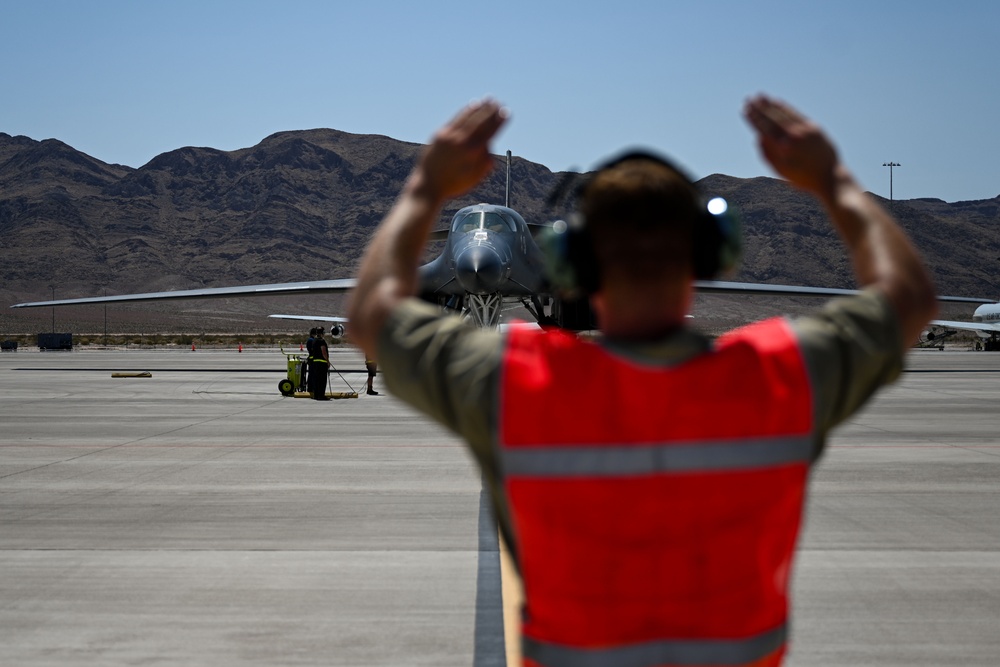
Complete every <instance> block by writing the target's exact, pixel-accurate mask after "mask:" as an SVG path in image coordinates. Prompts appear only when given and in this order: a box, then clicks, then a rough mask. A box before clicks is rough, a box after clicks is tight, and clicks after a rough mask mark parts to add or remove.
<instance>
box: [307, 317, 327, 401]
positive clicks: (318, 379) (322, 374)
mask: <svg viewBox="0 0 1000 667" xmlns="http://www.w3.org/2000/svg"><path fill="white" fill-rule="evenodd" d="M329 370H330V352H329V348H328V346H327V344H326V340H324V338H323V327H317V328H316V337H315V338H314V339H313V343H312V351H311V352H310V353H309V393H311V394H312V397H313V399H315V400H317V401H328V400H330V398H329V397H328V396H327V395H326V376H327V373H328V372H329Z"/></svg>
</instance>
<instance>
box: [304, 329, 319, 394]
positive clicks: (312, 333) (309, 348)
mask: <svg viewBox="0 0 1000 667" xmlns="http://www.w3.org/2000/svg"><path fill="white" fill-rule="evenodd" d="M314 342H316V327H313V328H312V329H310V330H309V338H307V339H306V363H305V364H304V365H303V366H302V384H303V385H305V387H306V391H310V392H311V391H312V379H311V378H310V377H309V364H310V362H311V361H312V353H313V343H314Z"/></svg>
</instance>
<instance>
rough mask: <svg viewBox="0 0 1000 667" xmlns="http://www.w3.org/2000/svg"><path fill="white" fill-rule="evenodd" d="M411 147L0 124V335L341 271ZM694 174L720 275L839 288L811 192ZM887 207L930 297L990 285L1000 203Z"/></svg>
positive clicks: (245, 316)
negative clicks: (739, 227) (736, 261)
mask: <svg viewBox="0 0 1000 667" xmlns="http://www.w3.org/2000/svg"><path fill="white" fill-rule="evenodd" d="M420 148H421V147H420V145H418V144H413V143H407V142H402V141H397V140H394V139H391V138H389V137H384V136H378V135H355V134H348V133H345V132H340V131H337V130H332V129H316V130H302V131H290V132H279V133H277V134H273V135H271V136H269V137H267V138H265V139H264V140H263V141H261V142H260V143H259V144H257V145H256V146H253V147H251V148H244V149H241V150H236V151H221V150H216V149H213V148H194V147H186V148H179V149H177V150H174V151H170V152H168V153H164V154H162V155H159V156H157V157H155V158H154V159H152V160H151V161H150V162H149V163H148V164H146V165H143V166H142V167H140V168H138V169H135V168H131V167H126V166H122V165H117V164H106V163H104V162H101V161H100V160H97V159H95V158H93V157H90V156H88V155H86V154H84V153H82V152H80V151H77V150H75V149H73V148H72V147H70V146H68V145H66V144H65V143H62V142H60V141H58V140H55V139H46V140H44V141H36V140H33V139H30V138H28V137H24V136H10V135H8V134H4V133H0V334H3V333H4V332H14V333H21V332H22V331H21V329H25V330H26V331H33V330H39V329H38V327H39V326H41V323H42V322H47V321H48V319H47V318H48V317H49V313H48V311H47V309H43V310H31V311H23V310H18V311H10V310H9V309H8V308H7V306H8V305H9V304H11V303H16V302H19V301H25V300H41V299H46V298H49V297H50V296H51V295H52V294H55V295H56V296H57V297H59V298H72V297H78V296H93V295H98V294H103V293H107V294H118V293H129V292H143V291H156V290H167V289H188V288H196V287H220V286H225V285H236V284H255V283H271V282H288V281H298V280H306V279H318V278H338V277H349V276H351V275H353V272H354V270H355V268H356V264H357V261H358V259H359V257H360V254H361V252H362V250H363V248H364V245H365V243H366V242H367V240H368V238H369V236H370V235H371V233H372V231H373V229H374V227H375V226H376V225H377V224H378V222H379V221H380V220H381V219H382V217H383V216H384V215H385V213H386V212H387V211H388V210H389V208H390V206H391V205H392V203H393V201H394V199H395V196H396V194H397V193H398V192H399V190H400V188H401V187H402V184H403V181H404V179H405V178H406V176H407V174H408V173H409V170H410V168H411V167H412V165H413V163H414V160H415V159H416V157H417V155H418V152H419V150H420ZM497 166H498V168H497V169H496V170H495V171H494V172H493V174H492V175H491V177H490V178H489V179H488V180H487V181H486V182H485V183H483V184H482V185H481V186H480V187H479V188H478V189H477V190H475V191H474V192H472V193H470V194H469V195H468V196H467V197H465V198H463V199H462V200H461V201H455V202H453V203H452V205H451V207H450V208H449V209H448V210H447V211H445V213H444V215H443V216H442V220H441V223H440V224H441V226H442V227H444V226H445V225H446V224H447V221H448V220H449V219H450V216H451V214H452V213H453V212H454V211H455V210H457V209H458V208H460V207H461V206H464V205H467V204H470V203H477V202H480V201H482V202H491V203H503V201H504V185H505V170H504V168H503V161H502V158H497ZM561 176H562V174H559V173H553V172H552V171H550V170H549V169H548V168H546V167H545V166H543V165H540V164H536V163H532V162H529V161H527V160H524V159H522V158H518V157H514V158H513V159H512V162H511V184H512V187H511V199H510V203H511V206H512V207H513V208H515V209H517V210H518V211H519V212H520V213H521V214H522V215H523V216H524V217H525V219H526V220H529V221H544V220H546V219H552V218H554V217H557V216H560V215H563V214H564V213H565V212H564V211H559V210H555V211H552V210H548V209H547V208H546V204H545V200H546V197H547V196H548V194H549V193H550V192H551V191H552V189H553V187H554V186H555V185H556V183H557V182H558V181H559V180H560V177H561ZM700 185H701V187H702V188H703V190H705V191H706V192H709V193H715V194H720V195H722V196H725V197H726V198H727V199H729V201H730V202H731V203H733V204H734V205H735V206H736V207H737V208H738V210H739V211H740V213H741V216H742V219H743V224H744V233H745V239H746V253H745V258H744V262H743V266H742V268H741V269H740V271H739V273H738V274H737V275H735V276H734V277H733V279H735V280H745V281H755V282H774V283H786V284H804V285H818V286H831V287H852V286H853V279H852V277H851V270H850V266H849V262H848V260H847V258H846V256H845V255H844V252H843V250H842V248H841V246H840V244H839V241H838V240H837V238H836V234H835V233H834V232H833V231H832V229H831V228H830V226H829V224H828V223H827V221H826V219H825V217H824V215H823V212H822V209H821V208H820V207H819V206H818V205H817V204H816V202H815V201H814V200H813V199H811V198H810V197H808V196H806V195H804V194H802V193H800V192H798V191H796V190H794V189H792V188H790V187H789V186H788V185H787V184H785V183H784V182H782V181H780V180H778V179H773V178H763V177H762V178H752V179H740V178H733V177H730V176H724V175H721V174H714V175H711V176H708V177H706V178H704V179H702V180H701V181H700ZM872 196H874V195H872ZM883 204H885V205H886V206H890V203H889V202H885V201H883ZM891 207H892V210H893V212H894V213H895V215H896V216H897V217H898V218H899V219H900V221H901V222H902V224H903V225H904V227H906V229H907V230H908V232H909V233H910V234H911V235H912V236H913V238H914V240H915V242H916V243H917V245H918V247H919V248H920V249H921V251H922V253H923V254H924V256H925V258H926V260H927V262H928V264H929V265H930V267H931V270H932V272H933V274H934V277H935V280H936V281H937V285H938V289H939V291H940V292H941V293H948V294H956V295H966V296H987V297H989V296H993V295H997V296H1000V280H998V277H997V275H996V272H995V269H996V260H997V257H998V256H1000V197H997V198H994V199H989V200H982V201H969V202H956V203H947V202H944V201H941V200H936V199H912V200H905V201H895V202H892V203H891ZM322 298H323V299H324V301H323V302H322V303H321V304H318V305H317V304H316V303H308V302H303V301H302V300H298V301H294V300H287V299H286V300H283V301H280V302H278V303H274V302H259V301H258V300H242V302H240V303H237V300H229V301H227V302H224V303H221V304H220V303H218V302H205V301H197V302H188V303H187V304H184V303H181V302H175V303H173V304H169V305H161V304H158V305H156V306H155V307H154V306H130V307H126V306H117V307H115V312H116V318H117V319H118V320H122V321H132V322H147V325H148V326H154V327H159V326H165V325H164V324H163V322H162V320H163V319H164V317H166V318H169V321H170V322H173V323H175V324H177V325H178V326H180V327H182V328H183V327H187V328H189V329H192V328H193V329H194V330H198V329H204V328H205V327H206V326H215V327H217V328H220V329H222V330H225V329H227V328H232V327H237V328H238V327H245V326H255V327H263V326H264V324H265V322H267V321H263V320H261V319H260V318H261V316H262V315H265V314H266V313H268V312H275V309H276V308H279V309H285V310H288V309H293V308H298V309H299V311H300V312H312V313H315V312H320V313H323V314H326V313H329V312H332V310H331V309H335V308H337V307H338V304H337V303H336V300H335V299H334V300H333V301H331V298H330V297H322ZM210 304H211V305H210ZM303 309H307V310H305V311H303ZM62 310H65V311H67V313H68V314H66V315H63V314H62ZM62 310H61V311H60V319H61V320H62V321H64V322H66V326H62V327H57V328H60V329H66V330H69V329H70V325H72V326H75V327H88V326H89V327H91V328H92V329H93V328H95V324H96V322H97V321H99V320H100V315H101V313H100V309H99V308H97V307H88V308H82V307H81V308H74V309H62ZM970 312H971V309H970ZM226 313H228V314H229V315H226ZM206 318H209V319H210V320H211V324H210V325H209V324H206ZM269 324H271V325H273V324H274V322H273V321H270V322H269Z"/></svg>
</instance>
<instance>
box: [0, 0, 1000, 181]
mask: <svg viewBox="0 0 1000 667" xmlns="http://www.w3.org/2000/svg"><path fill="white" fill-rule="evenodd" d="M0 10H2V14H0V16H2V18H3V30H2V35H3V39H2V40H0V82H2V87H0V90H2V91H3V98H2V101H0V132H6V133H8V134H13V135H18V134H23V135H27V136H29V137H31V138H33V139H38V140H40V139H46V138H50V137H51V138H57V139H60V140H62V141H64V142H66V143H68V144H70V145H71V146H73V147H74V148H77V149H78V150H81V151H84V152H85V153H88V154H90V155H92V156H94V157H96V158H98V159H101V160H104V161H105V162H117V163H121V164H127V165H129V166H133V167H138V166H141V165H142V164H145V163H146V162H148V161H149V160H150V159H152V158H153V157H154V156H156V155H158V154H159V153H162V152H164V151H168V150H172V149H175V148H179V147H182V146H211V147H214V148H219V149H223V150H234V149H238V148H244V147H247V146H252V145H254V144H256V143H258V142H259V141H260V140H261V139H263V138H264V137H266V136H267V135H269V134H272V133H274V132H277V131H282V130H298V129H310V128H315V127H332V128H335V129H338V130H344V131H347V132H356V133H365V134H367V133H371V134H384V135H388V136H390V137H394V138H396V139H402V140H406V141H414V142H425V141H427V140H428V138H429V137H430V136H431V134H432V133H433V131H434V130H435V129H436V128H437V127H438V126H439V125H440V124H441V123H443V122H444V121H445V120H447V119H448V118H449V117H451V116H452V115H453V113H454V112H455V111H456V110H457V109H458V108H459V107H460V106H461V105H463V104H464V103H465V102H467V101H468V100H470V99H473V98H476V97H480V96H483V95H487V94H488V95H493V96H495V97H497V98H498V99H500V100H501V101H502V102H504V103H505V104H507V105H508V106H509V108H510V110H511V113H512V120H511V122H510V123H509V125H508V127H507V128H506V129H505V130H504V132H503V134H502V135H501V136H500V137H499V138H498V140H497V142H496V143H495V145H494V150H495V152H497V153H503V152H504V151H505V150H508V149H509V150H511V151H513V153H514V154H515V155H518V156H521V157H524V158H526V159H528V160H531V161H534V162H539V163H542V164H544V165H546V166H548V167H549V168H551V169H553V170H562V169H567V168H571V167H577V168H589V167H591V166H593V165H594V164H595V163H596V162H598V161H599V160H600V159H601V158H602V157H604V156H606V155H608V154H610V153H613V152H615V151H617V150H618V149H619V148H621V147H624V146H626V145H637V144H638V145H644V146H648V147H651V148H654V149H657V150H660V151H663V152H665V153H668V154H669V155H671V156H673V157H674V158H675V159H677V161H679V162H680V163H681V164H684V165H686V166H687V167H688V168H689V170H690V171H691V172H692V173H693V174H694V175H695V176H696V177H702V176H706V175H708V174H711V173H723V174H729V175H732V176H740V177H750V176H759V175H768V174H770V172H769V170H768V168H767V167H766V165H764V164H763V163H761V161H760V159H759V157H758V155H757V152H756V148H755V146H754V144H753V140H752V137H751V135H750V132H749V131H748V130H747V128H746V126H745V124H744V123H743V121H742V119H741V117H740V108H741V106H742V103H743V100H744V99H745V98H746V97H747V96H748V95H750V94H753V93H755V92H758V91H765V92H768V93H771V94H774V95H776V96H778V97H782V98H784V99H786V100H788V101H790V102H792V103H794V104H795V105H797V106H798V107H800V108H801V109H802V110H803V111H805V112H806V113H807V114H809V115H811V116H812V117H814V118H815V119H816V120H818V121H819V122H820V123H821V124H822V125H823V126H824V127H826V128H827V129H828V130H829V131H830V133H831V135H832V136H833V137H834V138H835V140H836V142H837V144H838V146H839V147H840V150H841V153H842V154H843V156H844V158H845V160H846V162H847V163H848V164H849V165H850V166H851V168H852V169H853V170H854V172H855V173H856V174H857V176H858V178H859V179H860V180H861V182H862V183H863V185H864V186H865V187H866V188H867V189H869V190H871V191H873V192H875V193H877V194H880V195H882V196H885V197H888V196H889V169H888V168H886V167H883V166H882V164H883V163H884V162H888V161H893V162H898V163H900V164H901V165H902V166H901V167H898V168H896V169H894V180H893V193H894V196H895V197H896V198H897V199H909V198H914V197H938V198H941V199H945V200H947V201H958V200H970V199H988V198H992V197H996V196H998V195H1000V177H998V174H1000V166H998V165H997V164H996V158H995V156H996V155H998V154H1000V131H998V129H997V120H998V119H1000V85H998V84H997V79H998V76H997V69H998V67H997V66H998V64H1000V3H995V2H988V1H970V2H962V1H957V2H954V3H942V2H927V1H923V0H910V1H908V2H872V1H871V0H869V1H867V2H855V1H854V0H846V1H841V2H837V3H805V2H801V0H800V1H798V2H790V1H789V2H786V1H778V0H765V1H757V2H750V1H744V2H739V1H721V0H720V1H711V0H706V1H704V2H693V1H680V0H678V1H672V2H671V1H662V2H653V1H650V2H629V1H628V0H619V1H618V2H608V1H606V0H605V1H603V2H590V1H589V0H576V1H573V2H562V1H558V0H557V1H552V2H545V1H544V0H532V1H528V2H521V1H520V0H510V1H507V2H491V3H479V2H474V1H472V0H466V1H464V2H452V1H435V0H424V1H423V2H419V3H418V2H386V1H379V0H368V1H359V0H353V1H351V2H338V1H333V0H331V1H328V2H304V1H302V2H295V1H286V2H281V3H278V2H257V1H252V0H248V1H244V2H236V1H235V0H226V1H218V2H212V1H211V0H199V1H197V2H189V1H187V0H179V1H172V2H140V1H133V2H123V1H103V2H102V1H100V0H91V1H90V2H81V1H75V2H68V1H58V2H57V1H46V0H20V1H15V0H0Z"/></svg>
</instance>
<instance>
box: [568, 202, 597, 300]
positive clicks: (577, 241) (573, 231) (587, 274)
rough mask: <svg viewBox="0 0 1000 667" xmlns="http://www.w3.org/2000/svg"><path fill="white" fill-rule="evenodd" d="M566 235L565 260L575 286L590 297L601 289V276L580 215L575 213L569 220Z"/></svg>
mask: <svg viewBox="0 0 1000 667" xmlns="http://www.w3.org/2000/svg"><path fill="white" fill-rule="evenodd" d="M566 233H567V235H568V238H567V239H566V241H567V244H566V249H567V251H568V254H567V259H568V260H569V264H570V265H571V266H572V267H573V273H574V275H575V277H576V285H577V287H579V289H580V290H582V291H583V292H584V293H585V294H587V295H591V294H593V293H595V292H597V291H598V290H599V289H600V288H601V274H600V270H599V269H598V266H597V255H596V254H595V252H594V243H593V240H592V239H591V236H590V232H589V231H588V230H587V224H586V221H585V220H584V218H583V216H582V215H580V214H579V213H577V214H575V215H573V216H572V217H571V218H570V222H569V228H568V229H567V232H566Z"/></svg>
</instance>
